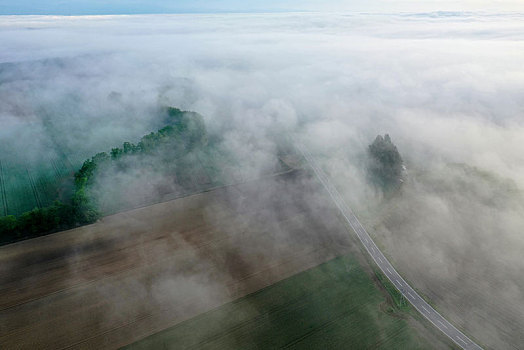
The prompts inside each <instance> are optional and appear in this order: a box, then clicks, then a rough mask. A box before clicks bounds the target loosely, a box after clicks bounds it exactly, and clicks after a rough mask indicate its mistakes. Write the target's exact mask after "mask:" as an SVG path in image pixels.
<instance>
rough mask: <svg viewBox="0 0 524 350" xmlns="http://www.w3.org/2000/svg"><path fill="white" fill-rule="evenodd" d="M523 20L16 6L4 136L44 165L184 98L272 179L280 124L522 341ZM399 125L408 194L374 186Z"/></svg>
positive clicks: (108, 142) (456, 316) (482, 320)
mask: <svg viewBox="0 0 524 350" xmlns="http://www.w3.org/2000/svg"><path fill="white" fill-rule="evenodd" d="M523 20H524V16H523V15H520V14H487V13H427V14H424V13H420V14H396V15H392V14H389V15H379V14H375V15H371V14H348V15H339V14H317V13H310V14H305V13H303V14H301V13H294V14H271V15H266V14H249V15H243V14H234V15H151V16H139V15H137V16H86V17H52V16H3V17H0V43H1V44H0V45H1V49H0V62H1V63H0V121H1V128H0V140H2V141H3V142H4V147H5V148H4V150H5V149H7V150H9V149H20V148H25V149H29V150H31V151H30V152H26V154H25V155H24V156H23V157H25V158H24V160H23V161H38V160H39V159H42V158H43V157H45V156H46V155H47V154H48V153H49V152H56V150H55V148H53V146H49V145H50V144H52V142H51V141H50V140H52V139H53V138H59V139H60V140H61V144H62V145H63V146H64V147H67V148H68V149H69V150H70V151H71V152H72V153H73V154H74V156H73V157H76V158H75V159H77V161H78V162H81V160H82V159H85V158H86V157H88V156H90V155H92V154H94V153H96V152H100V151H107V150H109V149H110V148H111V147H114V146H117V145H120V144H121V143H122V142H123V141H127V140H129V141H137V140H138V139H139V138H140V136H142V135H143V134H146V133H149V132H150V131H154V130H156V129H158V128H159V127H161V126H162V125H161V119H160V118H158V117H157V115H158V108H159V106H162V105H171V106H175V107H178V108H181V109H184V110H191V111H196V112H198V113H200V114H202V115H203V116H204V118H205V122H206V127H207V129H208V132H209V133H211V134H212V133H216V134H220V135H222V136H223V144H222V145H223V147H224V149H226V150H228V151H229V152H231V153H232V154H234V155H235V156H236V157H237V158H238V159H239V162H240V163H242V164H244V165H245V167H246V168H247V169H248V171H247V172H248V174H249V177H254V176H256V175H257V174H262V173H263V172H264V171H265V170H267V168H268V163H271V162H274V157H273V155H274V153H275V149H276V146H275V144H274V140H273V139H272V135H274V134H275V133H277V132H282V131H284V132H288V133H291V134H295V135H297V136H298V137H299V138H300V139H301V140H303V141H304V143H306V144H307V146H308V148H309V149H310V150H311V151H312V152H313V153H315V154H316V156H317V157H318V159H319V161H320V162H321V164H322V165H323V167H324V168H325V170H326V171H327V172H328V173H329V174H330V176H331V177H332V178H333V180H334V181H335V183H336V184H337V185H338V186H339V188H340V189H341V191H343V193H344V195H345V199H346V201H347V202H348V203H351V205H352V207H353V208H354V209H355V210H356V212H357V213H360V215H361V216H362V218H363V221H364V222H365V226H366V227H367V228H369V231H370V233H371V234H372V235H373V236H375V237H377V238H378V239H379V242H381V246H382V247H386V249H385V253H386V255H387V256H389V257H390V258H391V259H392V261H393V263H394V265H396V266H398V267H399V271H400V273H401V274H405V275H406V277H407V278H408V280H411V281H412V284H413V285H414V286H415V287H417V288H419V289H420V290H421V291H422V292H423V293H425V294H427V295H429V296H430V297H431V298H432V299H433V300H434V301H435V303H436V304H437V306H438V307H439V308H440V309H441V310H442V311H443V313H444V315H445V316H449V317H450V319H451V320H452V321H454V322H456V323H457V324H459V325H461V326H463V327H464V328H465V329H467V330H468V331H469V332H470V334H471V335H473V336H474V337H475V338H477V339H479V340H480V341H482V342H483V343H484V344H485V345H487V346H490V347H496V348H511V347H512V346H514V347H517V346H519V345H521V344H522V342H523V340H522V338H521V337H522V335H521V333H522V332H520V331H521V330H522V329H523V328H524V318H523V316H522V315H524V309H522V307H523V306H522V305H523V303H522V301H523V300H524V295H523V294H522V290H523V289H524V285H523V283H524V280H523V278H522V276H519V275H520V273H519V272H520V271H522V269H523V268H524V262H523V261H522V259H521V254H519V253H520V252H522V249H524V239H523V236H522V228H524V214H523V213H524V212H523V209H524V204H523V203H524V202H523V199H522V198H523V197H522V193H521V189H522V188H523V187H524V141H523V140H524V103H523V101H524V70H523V69H522V62H524V30H523V26H522V23H523ZM44 121H47V123H51V125H53V132H52V133H54V136H53V135H50V134H52V133H50V132H49V130H48V129H46V125H47V124H46V123H45V122H44ZM384 133H389V134H390V135H391V137H392V139H393V142H394V143H395V144H396V145H397V147H398V149H399V151H400V153H401V155H402V157H403V159H404V160H405V163H406V166H407V169H408V180H407V181H406V183H405V185H404V188H403V190H402V192H401V193H399V194H397V196H396V197H394V198H384V196H383V195H382V194H381V193H380V191H377V190H376V189H375V188H373V187H372V186H370V185H369V184H368V183H367V182H366V177H365V170H364V169H363V168H362V165H363V161H362V158H363V157H364V156H365V151H366V147H367V145H368V144H369V143H371V142H372V140H373V139H374V138H375V136H376V135H377V134H384ZM3 153H4V154H3V156H4V157H9V151H7V152H5V151H4V152H3ZM457 164H465V165H457ZM158 181H162V179H159V180H158ZM472 247H473V248H472ZM428 257H431V258H428ZM413 266H416V267H413ZM164 284H165V285H170V282H165V283H164ZM501 285H504V287H503V288H501V287H500V286H501ZM450 290H452V292H450ZM471 301H475V303H473V302H471Z"/></svg>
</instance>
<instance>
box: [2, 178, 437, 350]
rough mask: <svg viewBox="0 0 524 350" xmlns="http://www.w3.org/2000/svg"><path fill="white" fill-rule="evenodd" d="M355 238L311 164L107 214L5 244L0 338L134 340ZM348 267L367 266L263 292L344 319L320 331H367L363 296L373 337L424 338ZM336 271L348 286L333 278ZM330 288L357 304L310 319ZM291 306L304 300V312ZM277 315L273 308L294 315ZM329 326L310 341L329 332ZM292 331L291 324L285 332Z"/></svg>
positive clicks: (85, 344)
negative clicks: (307, 170)
mask: <svg viewBox="0 0 524 350" xmlns="http://www.w3.org/2000/svg"><path fill="white" fill-rule="evenodd" d="M355 247H356V246H355V245H354V241H353V238H352V236H351V235H348V232H347V228H346V227H345V226H344V225H343V224H342V221H341V220H339V218H338V217H337V216H336V211H335V210H334V208H333V206H332V204H331V202H330V201H329V199H328V198H326V196H325V195H324V193H323V192H322V190H321V188H320V187H319V186H318V184H316V182H315V181H314V180H313V179H311V178H310V177H308V176H306V175H305V174H304V173H303V172H301V171H294V172H290V173H286V174H283V175H280V176H275V177H270V178H265V179H263V180H258V181H252V182H248V183H244V184H241V185H235V186H228V187H223V188H219V189H215V190H213V191H210V192H206V193H201V194H198V195H193V196H189V197H186V198H182V199H178V200H173V201H170V202H166V203H161V204H156V205H152V206H149V207H144V208H141V209H136V210H132V211H129V212H123V213H120V214H117V215H113V216H108V217H105V218H103V219H102V220H101V221H100V222H97V223H95V224H93V225H89V226H84V227H81V228H78V229H74V230H70V231H64V232H60V233H56V234H52V235H49V236H45V237H40V238H36V239H32V240H27V241H24V242H19V243H16V244H11V245H7V246H4V247H0V347H1V348H17V349H34V348H35V347H38V348H65V347H67V348H76V349H113V348H116V347H120V346H125V345H128V344H130V343H133V342H135V341H138V340H140V339H142V338H144V337H146V336H149V335H151V334H153V333H156V332H158V331H160V330H163V329H166V328H168V327H171V326H174V325H176V324H179V323H180V322H183V321H185V320H189V319H191V318H193V317H195V316H197V315H199V314H202V313H203V312H207V311H209V310H212V309H215V308H217V307H219V306H220V305H223V304H225V303H228V302H231V301H233V300H236V299H238V298H239V297H243V296H245V295H247V294H249V293H253V292H256V291H257V290H260V289H261V288H264V287H268V286H270V285H272V284H274V283H276V282H278V281H280V280H283V279H285V278H287V277H290V276H293V275H295V274H296V273H299V272H301V271H304V270H307V269H309V268H312V267H314V266H316V265H318V264H320V263H323V262H325V261H328V260H331V259H333V258H335V257H336V256H340V255H343V254H347V253H348V252H353V253H354V254H355V256H360V255H358V254H360V253H359V250H358V249H356V248H355ZM361 260H362V259H361ZM337 266H338V265H337ZM346 267H347V268H348V269H349V272H351V271H356V272H355V274H351V273H350V275H349V280H347V279H345V277H344V278H342V277H341V276H339V275H337V274H338V273H333V272H330V271H332V270H330V269H331V268H327V270H326V268H323V269H321V270H318V271H321V272H322V273H320V275H318V273H317V274H315V273H313V274H309V275H303V276H302V277H299V279H298V284H297V285H296V287H292V285H293V284H294V282H287V284H286V285H287V286H289V288H284V289H287V290H288V292H285V293H284V292H283V293H280V292H278V293H276V294H271V293H269V294H267V292H262V294H261V295H262V296H264V295H265V297H264V298H265V299H261V300H258V299H253V300H257V301H256V303H259V304H260V308H263V307H268V308H269V309H268V312H269V311H270V310H271V309H273V306H272V305H273V304H272V302H271V300H274V303H275V304H274V305H275V307H278V308H282V310H283V311H282V312H283V313H281V314H282V315H286V314H287V315H288V317H289V316H291V315H293V317H297V318H296V323H297V324H301V323H302V324H303V325H304V327H305V328H308V327H319V325H320V324H321V323H322V322H325V323H326V324H331V323H333V322H334V325H335V329H333V328H329V327H327V328H322V327H320V328H319V332H320V331H322V329H323V331H324V332H335V333H336V332H339V331H338V330H337V329H338V328H337V327H342V328H344V327H346V328H347V329H351V332H353V333H354V334H356V332H358V331H357V328H356V325H355V324H354V323H353V320H354V319H353V318H352V317H353V316H351V312H352V311H351V310H353V307H355V309H354V310H356V312H357V314H358V317H359V318H362V319H364V320H366V318H368V317H369V318H371V321H369V322H368V321H365V322H367V323H366V324H367V326H366V328H364V332H365V333H366V334H367V335H366V338H364V339H367V340H363V341H364V342H368V341H370V339H371V338H372V337H375V336H378V334H382V333H384V334H385V335H384V336H380V337H379V338H378V339H382V340H383V341H384V342H385V344H390V343H388V342H392V343H393V344H408V345H409V344H418V340H417V339H418V336H415V335H413V336H408V335H406V334H407V333H406V332H407V328H406V326H405V323H403V322H397V321H395V320H392V321H391V322H390V323H388V324H389V325H388V326H387V327H386V328H382V324H381V323H378V324H377V325H376V326H373V325H372V324H374V323H375V321H376V320H377V319H381V318H390V317H391V316H389V315H388V314H387V313H386V312H382V311H380V310H378V309H376V307H377V305H378V304H380V300H384V298H385V295H384V294H382V295H383V296H382V299H380V297H379V294H377V292H376V291H375V292H372V288H371V287H370V284H369V278H368V277H364V275H362V272H358V269H359V268H358V267H357V265H354V263H353V262H350V263H349V265H348V264H346V262H344V263H343V265H340V266H339V267H337V268H335V270H334V271H337V269H338V268H342V269H346ZM308 276H309V277H308ZM317 278H319V282H314V281H313V280H312V279H317ZM331 279H334V280H335V281H338V282H336V283H338V284H337V285H338V287H336V288H334V287H333V286H330V284H329V283H331V282H329V280H331ZM353 280H354V281H356V282H357V284H356V285H355V288H356V289H355V290H353V289H352V281H353ZM300 281H301V282H300ZM308 281H309V282H308ZM359 281H360V282H359ZM290 283H291V284H290ZM310 283H313V284H312V285H311V288H312V289H310V290H308V289H307V288H305V287H307V285H309V284H310ZM359 285H361V287H358V286H359ZM375 288H376V287H375ZM286 293H288V294H286ZM368 295H369V297H368ZM279 298H281V301H278V299H279ZM326 298H327V300H326V301H325V302H326V303H328V304H329V303H331V301H332V302H334V303H339V304H338V305H331V306H330V305H328V304H325V307H326V308H327V309H326V310H328V309H329V308H328V307H332V308H334V309H339V308H341V307H342V306H344V305H343V304H345V303H346V302H347V303H349V306H348V307H349V308H346V309H343V308H341V309H340V311H341V312H342V313H339V314H336V315H338V316H337V317H338V318H337V320H338V319H341V320H342V321H343V322H342V321H341V322H340V323H338V321H335V320H330V319H329V317H330V316H329V314H327V313H324V314H320V315H319V317H322V318H321V319H318V318H317V319H314V320H311V321H313V322H314V323H313V324H309V325H308V324H307V322H310V318H311V315H313V314H316V313H318V312H319V310H320V309H319V308H318V307H319V305H320V304H317V303H318V300H322V299H326ZM351 299H354V301H351ZM379 299H380V300H379ZM286 300H289V302H287V301H286ZM293 300H294V301H295V302H296V304H295V306H293V304H292V303H291V301H293ZM288 304H289V306H288ZM357 304H362V305H364V306H362V307H360V308H359V307H357ZM240 305H251V304H250V303H249V302H247V303H246V302H245V301H244V302H242V301H241V302H240ZM298 305H301V306H300V307H298ZM351 305H353V306H351ZM288 307H292V308H293V307H295V309H294V310H295V311H293V312H299V311H300V310H301V311H300V313H299V314H297V313H295V314H293V313H292V312H291V311H290V309H288ZM309 307H312V309H309ZM322 307H324V306H322ZM344 310H345V311H344ZM288 311H289V312H288ZM346 312H348V317H349V318H345V316H344V315H345V313H346ZM244 313H247V315H246V316H245V317H248V318H249V317H250V315H253V314H249V307H247V308H246V309H245V310H244V311H241V312H240V314H239V315H240V316H242V315H244ZM262 314H263V315H265V313H264V312H262ZM276 315H279V313H277V314H273V316H270V317H269V319H270V320H273V317H275V318H274V319H275V320H279V319H280V321H281V322H284V323H286V322H291V321H290V319H289V318H288V319H286V318H285V317H283V318H279V317H276ZM240 316H238V317H240ZM299 316H300V317H299ZM232 317H237V316H235V315H234V314H233V316H232ZM242 317H244V316H242ZM262 317H268V316H262ZM294 322H295V321H294ZM396 322H397V323H396ZM206 323H208V322H207V321H206ZM208 324H209V323H208ZM260 325H261V326H263V327H265V326H267V323H260ZM344 325H346V326H344ZM224 326H225V327H234V325H231V324H224ZM374 327H376V328H374ZM305 328H301V329H299V328H297V329H295V330H293V329H289V331H290V334H291V335H292V334H294V335H295V336H292V338H293V339H294V340H297V339H298V338H299V335H298V334H299V333H300V332H302V331H303V330H304V329H305ZM209 330H212V328H203V329H202V331H203V332H204V331H209ZM196 331H198V329H195V332H196ZM224 331H226V329H225V328H224ZM267 331H268V329H267V328H266V332H267ZM282 331H284V328H282ZM411 331H412V330H411V329H410V332H411ZM293 332H294V333H293ZM374 332H375V333H374ZM376 332H378V333H376ZM399 332H400V334H401V335H398V336H395V334H396V333H399ZM320 334H321V333H318V334H317V336H315V337H312V338H310V339H311V341H315V342H319V341H321V340H320V339H321V338H320ZM388 334H389V335H388ZM235 337H236V335H235V336H234V337H233V338H235ZM242 337H244V338H247V340H246V341H249V342H251V343H253V342H255V343H256V342H258V340H257V338H260V339H266V340H264V341H268V340H267V339H268V338H267V333H264V332H258V333H257V331H256V330H255V329H253V337H254V338H250V336H249V334H248V333H245V334H243V335H242ZM289 337H290V335H286V334H281V335H279V337H278V338H277V339H276V341H279V342H281V341H284V340H286V339H287V340H289V339H291V338H289ZM411 337H414V338H411ZM432 337H433V338H434V336H432ZM404 338H406V339H407V340H399V339H404ZM334 339H335V338H334ZM413 339H414V340H413ZM197 340H198V339H197ZM226 340H227V341H229V340H231V338H224V341H226ZM192 341H193V340H192ZM334 341H335V340H334ZM297 344H298V343H297ZM421 344H422V343H421ZM298 345H300V344H298Z"/></svg>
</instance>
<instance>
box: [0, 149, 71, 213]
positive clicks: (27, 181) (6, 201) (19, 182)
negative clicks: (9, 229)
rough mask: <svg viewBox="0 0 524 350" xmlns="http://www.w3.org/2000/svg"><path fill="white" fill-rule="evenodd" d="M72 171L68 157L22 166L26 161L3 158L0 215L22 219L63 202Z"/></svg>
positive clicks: (1, 165)
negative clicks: (63, 192) (62, 190)
mask: <svg viewBox="0 0 524 350" xmlns="http://www.w3.org/2000/svg"><path fill="white" fill-rule="evenodd" d="M73 169H74V166H72V165H71V164H70V162H69V161H68V160H67V158H65V157H58V156H56V157H55V156H49V157H48V158H47V159H45V160H38V161H35V162H33V163H23V159H19V158H18V157H16V158H15V157H14V156H13V155H11V156H9V157H8V156H6V155H4V156H3V158H2V159H0V190H1V191H0V215H2V216H4V215H20V214H22V213H23V212H26V211H29V210H32V209H34V208H42V207H45V206H48V205H49V204H51V203H52V202H53V201H54V200H57V199H59V198H61V195H62V193H61V191H60V190H61V189H63V185H64V181H66V179H68V178H71V175H72V173H73V172H74V170H73Z"/></svg>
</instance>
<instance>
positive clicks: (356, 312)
mask: <svg viewBox="0 0 524 350" xmlns="http://www.w3.org/2000/svg"><path fill="white" fill-rule="evenodd" d="M385 307H386V306H385V300H384V295H383V294H382V293H381V292H380V290H378V289H377V288H376V285H375V284H374V282H373V281H372V280H371V279H370V277H369V276H368V274H367V273H366V272H364V270H363V269H362V267H361V266H360V265H359V264H358V263H357V262H356V261H355V259H354V258H352V257H351V256H344V257H338V258H335V259H333V260H331V261H329V262H326V263H324V264H322V265H320V266H317V267H314V268H312V269H310V270H308V271H305V272H302V273H299V274H297V275H295V276H293V277H290V278H288V279H285V280H283V281H280V282H278V283H276V284H274V285H272V286H270V287H267V288H264V289H262V290H260V291H258V292H255V293H253V294H250V295H248V296H246V297H243V298H240V299H238V300H235V301H234V302H231V303H228V304H226V305H223V306H221V307H219V308H217V309H214V310H212V311H209V312H207V313H204V314H202V315H199V316H197V317H195V318H193V319H190V320H188V321H185V322H182V323H180V324H178V325H176V326H174V327H172V328H169V329H167V330H164V331H162V332H159V333H157V334H154V335H152V336H149V337H147V338H145V339H144V340H142V341H139V342H137V343H135V344H132V345H130V346H128V347H126V349H167V348H170V349H277V348H278V349H281V348H286V349H304V348H307V349H348V348H351V349H430V348H432V345H430V344H429V343H428V341H427V340H426V339H424V338H422V337H421V336H420V335H419V334H418V333H417V332H414V330H413V329H412V328H410V324H409V322H408V321H407V320H406V319H404V318H403V317H402V315H400V316H399V315H394V314H387V313H385V312H384V309H385ZM404 317H405V316H404Z"/></svg>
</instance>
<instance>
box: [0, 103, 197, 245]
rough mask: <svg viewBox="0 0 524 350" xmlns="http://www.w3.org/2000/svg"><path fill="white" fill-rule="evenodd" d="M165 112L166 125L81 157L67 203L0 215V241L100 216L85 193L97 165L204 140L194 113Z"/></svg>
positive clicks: (58, 228) (43, 233)
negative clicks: (80, 165)
mask: <svg viewBox="0 0 524 350" xmlns="http://www.w3.org/2000/svg"><path fill="white" fill-rule="evenodd" d="M166 116H167V117H166V123H168V124H169V125H167V126H165V127H163V128H162V129H160V130H158V131H157V132H151V133H150V134H148V135H145V136H143V137H142V138H141V139H140V141H139V142H138V143H137V144H133V143H131V142H124V143H123V145H122V147H121V148H120V147H116V148H112V149H111V151H110V152H109V153H106V152H101V153H98V154H96V155H95V156H93V157H92V158H90V159H87V160H86V161H84V163H83V164H82V167H81V168H80V169H79V170H78V171H77V172H76V173H75V174H74V188H73V194H72V196H71V200H70V201H69V203H62V202H61V201H58V200H57V201H55V202H54V203H53V204H52V205H50V206H47V207H44V208H35V209H33V210H31V211H28V212H25V213H23V214H21V215H19V216H14V215H8V216H3V217H0V243H9V242H14V241H18V240H22V239H27V238H31V237H36V236H41V235H45V234H49V233H53V232H57V231H62V230H67V229H71V228H74V227H78V226H82V225H86V224H90V223H93V222H95V221H96V220H98V219H99V218H100V216H101V213H100V212H99V210H98V208H97V205H96V202H95V201H94V200H93V199H92V198H91V197H90V195H89V191H90V190H89V187H90V186H91V185H92V184H93V183H94V181H95V177H96V174H97V172H98V171H99V170H100V169H102V168H104V167H109V166H114V165H115V164H117V163H118V162H119V161H120V160H121V159H122V158H124V157H127V156H132V155H144V156H147V155H148V154H150V153H152V152H157V151H161V150H163V149H165V148H166V147H171V146H175V145H176V146H177V148H179V149H191V148H194V147H195V146H198V145H202V144H204V143H205V142H206V141H207V136H206V130H205V126H204V121H203V118H202V116H201V115H199V114H198V113H194V112H185V111H181V110H180V109H178V108H172V107H168V108H166Z"/></svg>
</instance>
